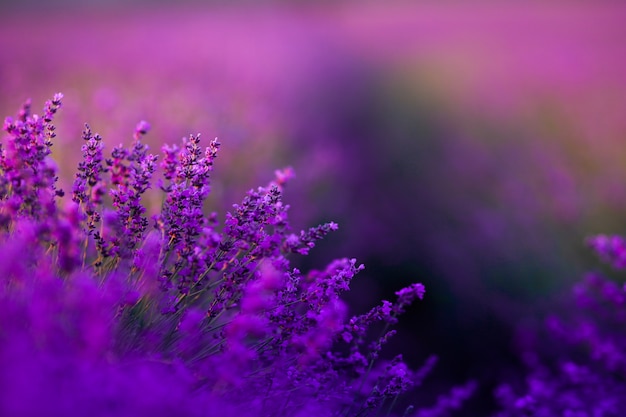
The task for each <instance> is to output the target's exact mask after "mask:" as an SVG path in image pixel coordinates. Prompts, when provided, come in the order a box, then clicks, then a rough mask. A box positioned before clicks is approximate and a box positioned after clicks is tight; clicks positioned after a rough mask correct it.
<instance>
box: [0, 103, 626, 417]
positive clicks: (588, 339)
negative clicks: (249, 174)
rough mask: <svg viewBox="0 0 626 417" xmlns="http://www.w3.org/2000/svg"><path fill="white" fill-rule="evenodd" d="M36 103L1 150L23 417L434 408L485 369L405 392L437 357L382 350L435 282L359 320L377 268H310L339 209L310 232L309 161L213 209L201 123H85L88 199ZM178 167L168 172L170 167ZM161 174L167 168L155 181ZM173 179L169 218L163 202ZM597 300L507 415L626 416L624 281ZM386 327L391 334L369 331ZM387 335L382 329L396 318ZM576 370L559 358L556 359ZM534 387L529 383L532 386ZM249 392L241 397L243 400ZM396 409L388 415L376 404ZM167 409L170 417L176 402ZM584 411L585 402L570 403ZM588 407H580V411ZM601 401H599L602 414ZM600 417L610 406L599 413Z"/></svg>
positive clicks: (449, 405)
mask: <svg viewBox="0 0 626 417" xmlns="http://www.w3.org/2000/svg"><path fill="white" fill-rule="evenodd" d="M60 106H61V95H57V96H55V98H54V99H53V100H51V101H49V102H47V103H46V106H45V108H44V112H43V115H42V116H38V115H36V114H31V111H30V104H29V103H27V104H26V105H24V106H23V108H22V109H21V110H20V112H19V114H18V115H17V117H16V118H15V119H13V118H7V119H6V121H5V123H4V130H5V132H6V133H7V134H8V136H7V137H6V138H5V140H4V141H3V145H2V148H1V151H2V153H1V154H0V168H1V169H2V179H1V181H0V226H1V227H2V237H1V245H2V258H3V259H2V263H0V268H1V269H0V276H1V277H2V286H1V290H2V293H1V298H2V305H3V308H2V310H1V311H0V314H1V319H2V326H1V330H0V340H1V341H2V344H1V346H2V348H1V349H0V352H1V356H0V361H1V363H2V367H3V370H4V372H3V375H2V377H1V378H0V384H1V386H2V392H3V394H2V397H1V401H0V408H1V409H2V410H3V413H4V414H8V415H33V414H37V413H39V412H44V410H45V412H46V413H47V414H49V415H72V414H81V413H82V414H85V413H89V414H93V415H112V414H116V415H120V414H121V415H124V413H127V414H128V415H136V414H138V413H139V414H142V413H146V412H151V413H155V414H156V415H210V414H211V413H213V412H218V411H219V412H221V413H226V414H237V415H241V413H242V412H243V411H242V410H245V413H248V414H251V415H297V414H298V413H300V415H309V414H310V413H312V412H315V413H321V414H322V415H365V414H367V413H369V412H374V413H375V412H378V413H380V412H384V413H394V414H397V413H400V414H401V413H402V412H403V411H404V410H405V409H406V410H407V414H410V415H419V416H429V415H433V416H434V415H446V413H447V412H448V410H450V409H457V408H459V407H460V406H461V403H462V402H463V400H464V399H467V398H468V397H469V396H470V395H471V393H472V391H473V390H474V388H475V384H474V383H473V382H470V383H468V384H466V385H464V386H462V387H459V388H455V389H453V390H452V391H451V392H450V394H449V395H444V396H442V397H441V398H440V399H439V400H438V401H437V403H435V404H434V405H433V404H430V405H429V406H428V407H426V406H425V405H423V404H416V405H417V406H418V410H415V411H411V410H412V408H410V407H409V408H406V407H405V406H402V407H398V405H400V404H404V403H405V402H406V399H405V400H402V399H401V400H398V398H399V396H400V394H402V393H404V392H406V391H408V390H410V389H411V388H412V387H415V386H419V385H420V384H421V381H422V379H423V378H424V377H425V376H426V374H428V373H429V372H430V369H431V368H432V367H433V365H434V359H431V360H429V361H427V363H426V364H425V365H424V366H423V367H422V368H421V369H419V370H416V371H411V370H409V369H408V367H407V366H406V364H405V363H404V362H403V361H402V358H401V356H397V357H396V358H395V359H393V360H391V361H388V362H385V361H377V359H378V357H379V353H380V351H381V349H382V345H383V344H384V343H385V342H387V340H388V339H389V338H391V336H393V335H394V331H393V330H390V328H389V327H390V326H391V325H393V324H395V323H396V322H397V316H398V315H399V314H401V313H402V312H403V311H404V310H405V309H406V307H407V306H408V305H409V304H411V302H412V301H414V300H415V299H417V298H420V299H421V298H422V297H423V296H424V287H423V286H422V285H421V284H413V285H411V286H409V287H407V288H405V289H403V290H400V291H398V292H397V293H396V295H397V297H398V299H397V301H396V302H395V303H390V302H388V301H383V302H382V304H381V305H379V306H377V307H375V308H373V309H371V310H370V311H369V312H367V313H366V314H363V315H357V316H354V317H352V318H349V319H348V318H347V311H346V306H345V305H344V303H343V302H342V301H341V299H340V294H341V293H342V292H345V291H347V290H348V289H349V287H348V285H349V283H350V281H351V279H352V278H353V276H354V275H355V274H356V273H357V272H359V271H360V270H361V269H363V266H362V265H357V263H356V261H355V260H349V259H338V260H336V261H333V262H331V263H330V264H329V265H328V266H327V267H326V268H324V269H322V270H311V271H309V272H308V273H302V272H300V271H299V270H298V269H296V268H293V267H292V266H290V258H292V257H294V256H302V255H307V254H308V253H309V250H310V249H312V248H313V247H314V246H315V242H316V241H317V240H319V239H321V238H322V237H324V236H325V235H326V234H328V233H329V232H330V231H332V230H335V229H336V228H337V225H336V224H335V223H332V222H330V223H326V224H323V225H321V226H318V227H314V228H311V229H308V230H305V231H302V232H300V233H293V232H292V231H291V229H290V227H289V223H288V220H287V210H288V208H289V206H288V205H285V204H283V203H282V200H281V196H282V190H283V187H284V186H285V183H286V182H287V180H288V179H289V177H290V176H291V175H292V172H291V170H289V169H286V170H284V171H278V172H277V173H276V180H275V181H273V182H272V183H271V184H270V185H269V186H267V187H261V188H258V189H257V190H251V191H250V192H248V194H247V195H246V197H245V198H244V200H243V202H242V203H241V204H238V205H234V206H233V210H232V211H231V212H229V213H227V214H226V216H225V220H224V222H223V225H222V226H221V227H220V226H219V225H218V216H217V215H216V214H215V213H212V214H210V215H208V216H206V215H205V214H204V210H203V209H204V202H205V199H206V197H207V196H208V194H209V191H210V187H209V185H210V184H209V178H210V174H211V172H212V170H213V163H214V160H215V158H216V156H217V153H218V148H219V143H218V142H217V141H216V140H214V141H212V142H210V144H209V146H208V147H207V148H206V149H202V148H201V147H200V144H199V142H200V141H199V137H198V136H190V137H189V138H188V139H186V140H185V141H184V143H183V145H182V147H181V148H179V147H177V146H171V147H170V146H165V147H163V149H162V152H163V155H162V156H161V161H159V159H158V157H157V156H155V155H152V154H149V153H148V147H147V146H146V145H144V144H143V143H142V141H141V139H142V137H143V135H145V134H146V133H147V131H148V130H149V125H148V124H147V123H145V122H142V123H140V124H138V125H137V128H136V130H135V134H134V136H133V144H132V146H131V147H130V148H128V149H127V148H124V147H123V146H118V147H116V148H114V149H113V150H112V152H111V156H110V158H105V156H104V155H103V148H104V145H103V141H102V138H101V137H100V136H99V135H97V134H93V133H92V132H91V130H90V129H89V127H88V126H86V127H85V129H84V131H83V139H84V142H85V143H84V146H83V159H82V161H81V162H80V163H79V165H78V172H77V174H76V177H75V181H74V184H73V187H72V192H71V195H69V193H68V195H65V193H64V192H63V190H61V189H60V188H58V186H57V184H56V182H57V176H56V175H57V174H56V169H55V167H54V165H53V163H52V161H51V160H50V159H49V155H50V153H51V147H52V145H53V139H54V138H55V136H56V134H55V127H54V125H53V124H52V119H53V117H54V115H55V113H56V112H57V110H58V108H59V107H60ZM158 166H160V167H161V173H160V175H157V167H158ZM153 177H154V178H153ZM153 183H155V184H157V185H158V187H157V188H158V189H160V192H161V193H162V195H163V197H162V207H161V210H160V213H159V214H157V215H155V216H153V217H152V218H148V217H147V216H146V207H145V204H144V201H143V200H144V199H145V197H146V195H147V194H149V193H150V192H152V191H156V190H150V187H151V185H152V184H153ZM591 244H592V246H593V247H594V248H595V249H596V250H597V251H598V252H599V253H600V254H601V255H602V256H603V257H606V258H607V260H608V261H609V262H612V263H613V264H614V265H615V266H617V267H623V264H624V253H626V250H625V248H626V245H625V244H624V241H623V240H621V239H619V238H606V237H598V238H595V239H593V240H591ZM576 294H577V296H578V298H579V302H580V303H582V305H583V306H584V307H586V308H587V309H588V310H590V311H591V313H592V314H585V315H584V316H581V317H576V316H573V317H569V318H565V319H557V318H550V320H548V324H549V328H548V329H547V331H548V332H549V334H551V335H552V337H553V336H554V334H555V333H556V334H557V335H558V340H559V343H560V344H559V349H558V350H556V351H554V352H551V347H553V346H554V343H553V342H551V343H546V344H544V343H542V342H541V341H542V340H543V339H542V338H541V337H539V338H537V339H536V340H538V342H536V343H531V342H529V340H532V339H531V338H527V339H526V340H527V343H526V345H525V346H524V349H523V350H524V352H523V353H524V361H525V362H526V363H527V365H528V366H529V368H530V370H531V372H530V373H529V376H528V377H527V386H528V387H527V388H525V387H520V386H515V384H516V383H517V382H518V381H519V380H521V379H522V378H512V381H514V382H513V383H512V384H507V383H508V381H503V384H501V385H500V386H499V388H498V390H497V392H496V395H497V397H498V399H499V401H500V402H501V404H502V406H503V407H504V408H503V409H504V410H506V411H502V412H501V413H500V414H498V415H502V416H506V415H529V414H530V415H538V416H543V415H546V416H548V415H555V413H556V415H581V416H582V415H607V416H608V415H618V414H617V413H618V412H619V410H621V409H624V407H626V404H624V400H623V398H625V397H624V395H623V394H624V383H623V382H622V379H623V372H624V363H625V362H624V357H623V354H622V347H623V344H624V341H625V339H624V338H623V335H620V334H619V331H617V332H616V330H619V328H620V326H621V325H623V320H624V318H625V317H624V314H623V312H622V311H620V309H623V305H624V301H625V298H624V291H623V289H622V288H620V287H618V286H616V285H615V284H614V283H612V282H611V281H609V280H606V279H604V278H602V277H600V276H599V275H597V274H594V275H591V276H590V277H589V278H587V279H586V280H585V281H584V283H583V284H581V285H579V286H578V287H577V288H576ZM377 322H381V323H384V325H383V326H382V327H381V328H380V329H382V330H381V333H380V336H379V337H374V336H372V335H368V333H367V329H368V327H370V325H371V324H373V323H377ZM380 329H379V330H380ZM555 364H558V366H557V367H556V368H555V367H554V365H555ZM525 391H527V393H525V394H523V395H521V394H522V393H524V392H525ZM233 404H236V405H233ZM376 410H378V411H376ZM159 413H160V414H159ZM563 413H569V414H563ZM576 413H578V414H576ZM584 413H588V414H584ZM592 413H593V414H592Z"/></svg>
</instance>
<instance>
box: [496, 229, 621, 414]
mask: <svg viewBox="0 0 626 417" xmlns="http://www.w3.org/2000/svg"><path fill="white" fill-rule="evenodd" d="M588 241H589V243H590V245H591V247H592V248H593V249H595V251H596V252H598V253H599V255H600V256H601V257H602V258H603V259H604V260H605V261H607V262H609V263H610V264H611V265H612V266H613V267H616V268H623V267H624V264H623V263H622V262H623V260H622V259H621V258H623V255H622V253H621V251H622V250H623V242H624V240H623V238H621V237H617V236H614V237H606V236H597V237H593V238H590V239H589V240H588ZM573 295H574V299H573V300H571V303H572V305H570V306H568V307H570V308H568V309H567V311H566V313H563V314H561V315H559V316H557V315H552V316H550V317H548V318H547V320H546V326H545V334H542V335H541V338H542V339H543V340H546V341H548V340H549V341H550V342H549V345H551V347H552V348H550V347H546V346H543V347H541V348H540V349H535V351H528V352H526V353H525V358H524V359H525V362H526V364H527V366H528V368H529V373H528V376H527V377H526V385H527V389H526V392H525V393H524V394H523V395H519V394H516V390H515V389H514V388H513V387H512V386H511V385H510V384H504V385H502V386H500V387H499V388H498V390H497V391H496V397H497V398H498V400H499V402H500V403H501V405H502V412H501V413H499V414H497V417H523V416H538V417H543V416H546V417H548V416H557V415H558V416H606V417H608V416H621V415H623V413H624V410H626V383H625V381H626V379H625V376H626V354H625V353H624V352H626V332H625V331H624V328H625V327H624V325H625V324H626V287H624V286H622V285H618V284H617V283H616V282H614V281H613V280H611V279H609V278H607V277H604V276H602V275H600V274H598V273H590V274H587V276H586V277H585V278H584V279H583V280H582V281H581V282H580V283H578V284H577V285H576V286H575V287H574V291H573ZM555 346H556V349H555V348H554V347H555Z"/></svg>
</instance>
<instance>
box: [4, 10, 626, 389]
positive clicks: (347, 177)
mask: <svg viewBox="0 0 626 417" xmlns="http://www.w3.org/2000/svg"><path fill="white" fill-rule="evenodd" d="M12 13H13V14H11V13H9V14H4V15H3V17H1V18H0V22H1V25H0V51H1V52H2V58H0V80H2V81H1V82H0V114H12V113H13V111H14V108H15V101H16V100H21V99H25V98H27V97H32V98H33V99H34V100H35V101H36V102H41V101H43V100H44V99H45V98H47V97H48V96H50V95H51V93H53V92H55V91H57V90H60V91H64V93H65V95H66V97H67V99H66V103H67V105H66V108H65V109H64V113H63V115H62V116H61V117H60V118H59V121H58V126H59V129H58V133H59V134H58V138H59V141H61V143H60V146H58V147H57V148H56V149H55V153H56V154H57V155H56V156H62V157H64V156H66V155H67V156H68V158H72V156H70V155H76V156H78V154H77V153H75V152H66V149H75V148H76V147H78V146H80V145H79V144H80V136H81V133H80V130H81V129H82V123H83V122H85V121H87V120H89V121H90V123H91V125H92V127H93V128H94V130H97V131H99V132H100V133H101V134H102V135H103V136H104V137H105V139H106V140H107V143H110V144H116V143H118V142H121V141H124V142H126V143H128V142H130V139H131V138H130V135H129V133H130V132H132V127H133V126H134V125H135V123H136V121H137V120H141V119H146V120H149V121H150V122H151V124H152V125H153V131H152V132H153V134H152V137H149V138H148V140H152V141H153V142H152V143H151V144H152V145H153V146H152V147H153V149H158V148H160V145H161V144H162V143H164V142H174V141H176V140H178V138H179V137H181V136H184V135H187V134H189V133H195V132H198V131H201V132H204V134H205V136H206V135H211V136H213V135H214V136H218V137H219V138H220V141H221V142H223V143H225V144H227V145H228V146H225V147H224V148H223V151H222V154H221V161H220V163H221V167H220V170H221V174H222V175H221V176H220V180H218V181H216V182H215V184H214V186H213V194H212V199H213V200H212V201H211V202H210V204H212V205H215V206H218V205H220V204H228V203H230V202H232V201H236V200H237V198H238V197H239V195H241V193H242V192H243V191H244V190H245V189H246V188H247V186H248V185H249V184H251V183H255V182H259V181H261V182H266V181H267V180H268V178H267V173H268V172H272V170H273V169H274V168H276V167H281V166H284V165H286V164H290V165H293V166H294V168H295V171H296V173H297V175H298V176H297V178H296V179H295V180H294V184H296V185H297V186H294V187H293V188H289V187H288V188H287V190H286V195H287V197H288V200H289V201H290V203H291V205H292V206H294V210H293V213H294V216H293V221H294V223H295V224H296V225H297V226H300V227H301V226H304V225H307V224H312V223H316V222H319V221H327V220H330V219H333V220H336V221H338V222H339V223H340V225H341V226H342V228H341V231H340V232H339V234H338V236H337V238H336V239H335V242H336V241H341V245H342V246H343V248H342V251H343V252H346V253H349V254H350V255H354V256H357V257H359V259H365V260H366V262H365V263H366V264H367V265H368V272H367V274H368V277H369V280H368V279H363V280H362V284H361V293H360V294H359V296H358V297H352V298H353V300H352V304H353V306H354V308H355V309H359V308H360V309H363V308H365V306H367V305H371V304H372V303H374V302H375V300H377V299H378V294H376V291H385V288H386V287H387V283H385V282H383V281H382V279H380V276H383V277H384V278H385V279H387V280H389V281H396V280H401V279H403V277H407V276H411V275H413V276H415V275H417V276H418V277H419V279H420V280H422V281H423V282H425V283H426V284H427V286H428V288H429V289H430V293H431V294H432V298H431V301H430V303H431V304H430V305H429V304H428V303H429V301H428V300H427V302H426V303H425V304H426V306H427V307H425V311H427V312H428V314H422V317H427V318H426V319H421V320H423V321H424V322H426V321H427V323H420V325H421V324H424V325H427V326H430V330H428V331H427V332H426V335H424V334H423V333H421V334H420V335H417V334H416V336H415V337H414V338H413V339H409V340H403V343H405V344H406V345H407V346H410V347H411V348H412V349H413V350H415V352H416V358H417V359H416V362H417V361H419V360H421V359H423V357H424V356H425V355H428V354H431V353H440V354H441V356H442V360H441V361H440V363H441V366H442V367H444V368H445V367H449V368H450V371H449V373H450V375H451V376H453V377H455V378H457V379H458V381H462V380H464V379H466V378H467V377H476V376H477V374H481V373H482V375H483V376H484V380H485V381H487V383H488V384H489V383H490V382H493V381H495V380H497V379H498V377H499V375H496V374H498V372H499V370H498V369H499V368H500V364H502V363H509V362H514V360H513V359H511V358H510V354H511V352H512V350H513V349H512V346H511V345H512V344H513V343H512V342H510V340H511V339H512V338H513V336H514V335H515V332H514V330H513V329H515V328H518V327H522V328H523V327H525V326H534V323H533V314H534V313H535V312H539V311H540V309H541V308H542V307H544V306H543V304H544V303H545V302H546V300H547V299H548V296H549V295H550V294H552V293H553V292H555V291H557V290H558V289H560V288H563V287H566V286H567V285H569V284H568V283H569V282H571V281H570V280H572V279H573V277H577V276H578V275H579V274H580V272H581V271H582V269H584V268H586V267H588V266H589V265H590V263H589V262H586V261H585V258H582V261H581V258H580V257H579V256H578V255H580V254H582V253H584V250H583V244H582V242H583V238H584V237H585V236H586V235H587V234H589V233H595V232H609V231H610V232H619V231H621V230H622V229H623V226H622V224H621V223H620V222H621V219H620V217H619V215H620V214H621V213H622V212H623V209H624V207H625V206H626V193H625V191H624V190H625V187H624V178H625V175H624V174H626V172H624V171H625V168H626V161H625V160H624V159H625V158H624V157H623V155H624V153H623V143H622V141H623V137H624V133H625V132H626V126H625V122H624V118H623V117H622V115H623V112H624V110H625V109H626V99H625V98H624V97H625V96H624V94H623V90H624V85H623V77H622V74H624V73H625V72H626V59H625V58H624V56H626V55H625V52H626V51H625V49H626V46H624V44H623V42H622V41H621V40H622V39H624V38H625V36H626V33H624V32H626V29H624V28H623V23H622V22H623V21H624V17H626V9H625V8H624V7H623V6H621V5H618V4H599V5H585V4H578V5H570V6H565V5H550V6H547V5H545V6H544V5H530V6H529V5H523V6H514V5H506V6H494V5H492V4H489V5H471V6H470V5H468V6H460V5H459V6H434V5H423V6H409V5H407V4H400V3H398V4H396V5H394V6H385V7H382V6H378V5H375V4H371V5H358V6H357V5H355V4H343V5H338V6H311V5H308V6H306V7H305V6H301V7H294V6H291V7H278V6H275V7H273V8H264V7H255V8H251V9H242V8H213V9H201V8H194V9H183V8H180V9H169V8H164V9H154V10H149V9H145V8H144V9H129V10H122V9H116V10H107V11H102V10H100V11H98V12H93V11H89V10H86V11H81V12H80V13H73V14H67V13H60V14H58V15H55V14H54V13H49V12H46V13H45V14H44V13H37V12H36V11H30V12H29V13H28V14H27V15H26V14H21V13H17V12H12ZM76 162H77V161H75V160H71V161H68V163H67V164H65V163H64V164H61V166H60V169H61V172H62V174H63V176H64V177H63V178H62V179H63V180H65V181H66V182H71V181H72V178H71V175H72V168H73V167H74V166H75V165H76ZM255 177H256V178H255ZM220 181H221V182H220ZM155 203H159V202H155ZM318 249H320V250H319V251H318V252H317V253H313V255H314V256H319V257H325V256H329V255H328V254H329V253H331V252H334V251H335V248H331V247H330V246H324V245H322V246H321V247H320V248H318ZM587 259H589V258H587ZM357 285H358V283H357ZM387 291H389V290H388V289H387ZM432 300H435V301H432ZM422 313H424V312H422ZM416 320H419V319H417V318H416ZM410 326H412V325H410ZM415 327H416V328H421V327H418V325H415ZM416 333H417V332H416ZM459 349H461V353H459ZM493 364H496V365H495V366H494V365H493ZM485 369H487V370H485ZM494 384H495V382H494Z"/></svg>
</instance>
